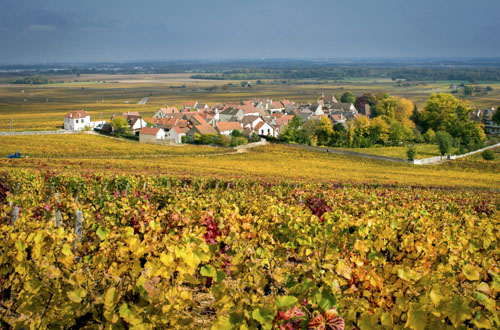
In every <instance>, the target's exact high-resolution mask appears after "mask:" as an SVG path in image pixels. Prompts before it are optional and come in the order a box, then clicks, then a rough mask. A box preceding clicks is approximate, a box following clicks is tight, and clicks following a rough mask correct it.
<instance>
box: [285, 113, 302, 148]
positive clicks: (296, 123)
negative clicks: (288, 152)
mask: <svg viewBox="0 0 500 330" xmlns="http://www.w3.org/2000/svg"><path fill="white" fill-rule="evenodd" d="M300 127H302V119H301V118H300V117H299V116H294V117H293V118H292V120H290V122H289V123H288V124H287V125H286V126H285V129H284V130H283V132H282V133H281V134H280V140H282V141H284V142H298V139H299V129H300Z"/></svg>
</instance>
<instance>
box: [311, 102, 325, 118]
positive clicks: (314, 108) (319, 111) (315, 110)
mask: <svg viewBox="0 0 500 330" xmlns="http://www.w3.org/2000/svg"><path fill="white" fill-rule="evenodd" d="M309 110H311V112H312V114H313V115H314V116H322V115H324V114H325V113H324V112H323V106H322V105H321V104H318V103H316V104H313V105H311V106H310V107H309Z"/></svg>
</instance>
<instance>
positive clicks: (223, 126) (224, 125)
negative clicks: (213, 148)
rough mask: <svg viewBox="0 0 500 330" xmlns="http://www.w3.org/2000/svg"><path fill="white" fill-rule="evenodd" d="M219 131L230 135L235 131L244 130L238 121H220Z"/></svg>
mask: <svg viewBox="0 0 500 330" xmlns="http://www.w3.org/2000/svg"><path fill="white" fill-rule="evenodd" d="M216 128H217V131H218V132H219V134H222V135H230V134H231V133H232V132H233V131H235V130H237V131H240V132H241V131H243V127H241V124H240V123H238V122H236V121H228V122H220V123H217V126H216Z"/></svg>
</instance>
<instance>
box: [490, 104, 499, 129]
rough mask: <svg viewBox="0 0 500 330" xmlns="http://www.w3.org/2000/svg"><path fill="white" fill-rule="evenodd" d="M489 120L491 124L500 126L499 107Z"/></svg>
mask: <svg viewBox="0 0 500 330" xmlns="http://www.w3.org/2000/svg"><path fill="white" fill-rule="evenodd" d="M491 119H492V120H493V122H495V123H496V124H498V125H500V107H498V108H497V111H495V113H494V114H493V117H491Z"/></svg>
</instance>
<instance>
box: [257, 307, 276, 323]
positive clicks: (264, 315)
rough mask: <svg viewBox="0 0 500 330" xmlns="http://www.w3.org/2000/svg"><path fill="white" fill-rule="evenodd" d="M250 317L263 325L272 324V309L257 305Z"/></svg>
mask: <svg viewBox="0 0 500 330" xmlns="http://www.w3.org/2000/svg"><path fill="white" fill-rule="evenodd" d="M252 317H253V318H254V320H256V321H257V322H259V323H260V324H262V325H263V326H266V325H268V326H269V325H270V326H272V321H273V320H274V311H273V310H271V309H269V308H264V307H259V308H256V309H254V310H253V312H252Z"/></svg>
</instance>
